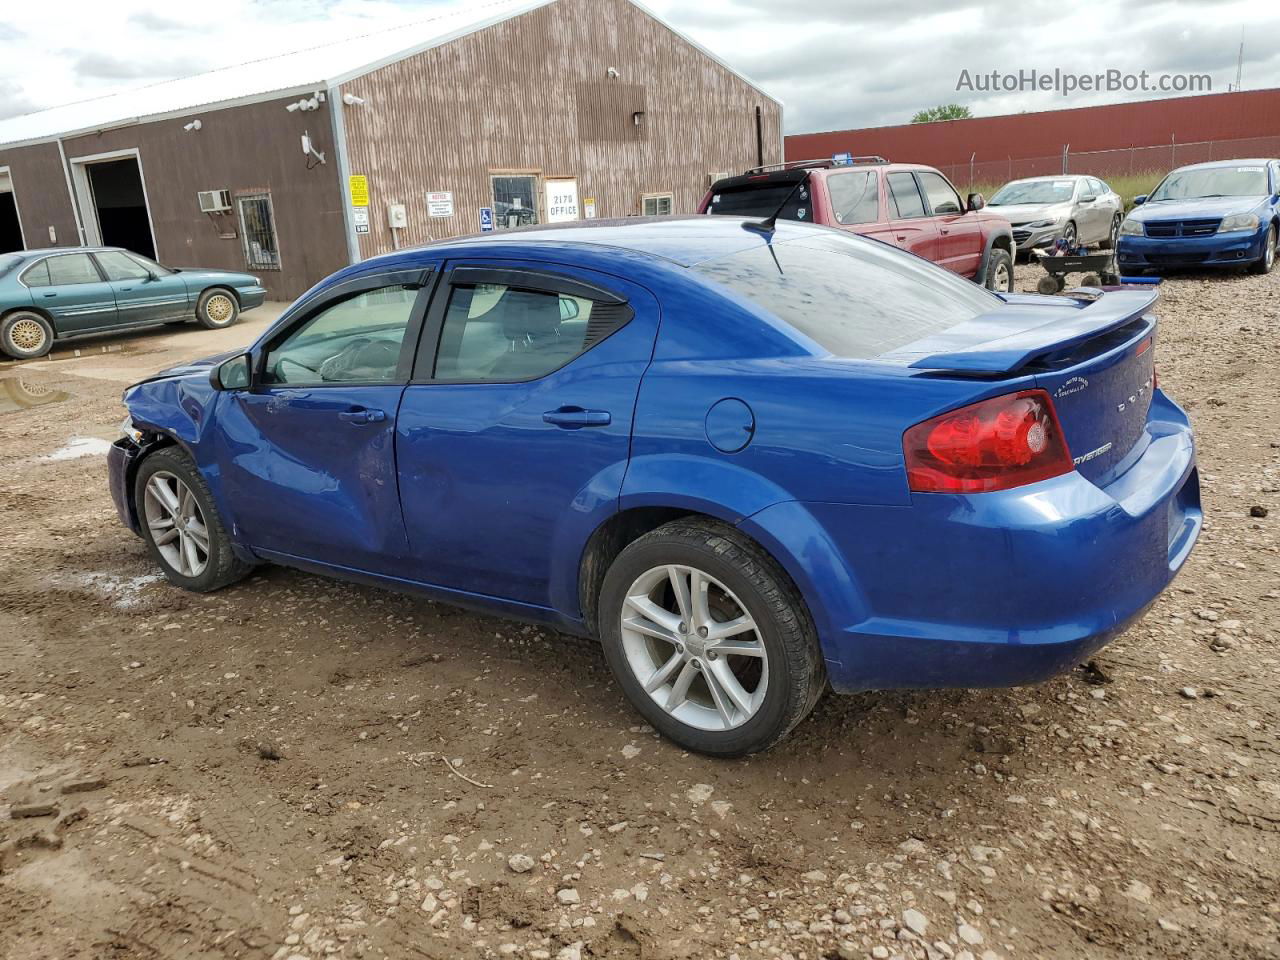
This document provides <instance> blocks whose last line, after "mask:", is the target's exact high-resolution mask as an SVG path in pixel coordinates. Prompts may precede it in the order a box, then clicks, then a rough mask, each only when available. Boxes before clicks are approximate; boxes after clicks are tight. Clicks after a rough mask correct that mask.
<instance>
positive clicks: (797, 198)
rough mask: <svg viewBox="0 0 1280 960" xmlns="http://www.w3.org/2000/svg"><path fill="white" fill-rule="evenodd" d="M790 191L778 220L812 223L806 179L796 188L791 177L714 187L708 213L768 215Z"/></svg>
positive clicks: (770, 214)
mask: <svg viewBox="0 0 1280 960" xmlns="http://www.w3.org/2000/svg"><path fill="white" fill-rule="evenodd" d="M792 190H795V191H796V192H795V194H794V195H793V196H792V197H791V199H790V200H787V205H786V206H785V207H783V208H782V212H781V213H779V214H778V219H779V220H800V221H802V222H804V223H812V222H813V204H812V203H811V202H810V194H809V183H808V181H805V182H804V183H802V184H801V185H800V187H799V189H796V181H794V180H772V181H770V180H761V181H760V182H759V183H746V184H743V185H741V186H735V187H731V188H729V189H726V190H717V191H716V192H715V193H713V194H712V195H711V203H709V204H708V205H707V213H716V214H721V215H724V216H730V217H771V216H773V213H774V211H775V210H777V209H778V204H780V203H782V201H783V200H786V199H787V194H789V193H791V191H792Z"/></svg>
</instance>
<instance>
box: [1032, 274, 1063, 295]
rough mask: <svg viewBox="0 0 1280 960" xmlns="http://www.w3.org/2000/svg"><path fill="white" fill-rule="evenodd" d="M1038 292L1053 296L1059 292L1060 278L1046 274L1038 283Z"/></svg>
mask: <svg viewBox="0 0 1280 960" xmlns="http://www.w3.org/2000/svg"><path fill="white" fill-rule="evenodd" d="M1036 292H1037V293H1039V294H1040V295H1041V296H1045V297H1052V296H1053V295H1054V294H1056V293H1057V292H1058V278H1057V277H1052V276H1050V275H1049V274H1045V275H1044V276H1043V277H1041V278H1040V282H1039V283H1037V284H1036Z"/></svg>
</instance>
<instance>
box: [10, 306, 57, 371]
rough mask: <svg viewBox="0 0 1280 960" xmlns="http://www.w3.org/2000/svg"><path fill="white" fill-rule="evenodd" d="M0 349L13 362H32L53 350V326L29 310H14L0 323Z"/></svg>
mask: <svg viewBox="0 0 1280 960" xmlns="http://www.w3.org/2000/svg"><path fill="white" fill-rule="evenodd" d="M0 349H2V350H3V351H4V352H5V353H7V354H8V355H9V356H11V357H13V358H14V359H15V360H34V359H35V358H36V357H43V356H44V355H45V354H46V353H48V352H49V351H50V350H52V349H53V325H52V324H50V323H49V321H48V320H46V319H45V318H44V317H42V316H40V314H38V313H34V312H33V311H31V310H15V311H14V312H13V313H11V314H9V315H8V316H7V317H5V318H4V320H3V321H0Z"/></svg>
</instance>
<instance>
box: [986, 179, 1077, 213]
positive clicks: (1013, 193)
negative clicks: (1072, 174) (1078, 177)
mask: <svg viewBox="0 0 1280 960" xmlns="http://www.w3.org/2000/svg"><path fill="white" fill-rule="evenodd" d="M1075 189H1076V184H1075V181H1074V180H1018V181H1016V182H1014V183H1007V184H1005V185H1004V186H1003V187H1001V188H1000V189H999V190H997V191H996V195H995V196H994V197H992V198H991V199H990V200H988V201H987V206H989V207H999V206H1002V205H1004V206H1008V205H1009V204H1014V203H1065V202H1066V201H1068V200H1070V199H1071V195H1072V193H1074V192H1075Z"/></svg>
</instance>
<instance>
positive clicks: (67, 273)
mask: <svg viewBox="0 0 1280 960" xmlns="http://www.w3.org/2000/svg"><path fill="white" fill-rule="evenodd" d="M45 263H46V264H47V265H48V268H49V283H50V284H51V285H52V286H55V287H57V286H61V285H62V284H74V283H101V282H102V275H101V274H100V273H98V268H97V267H95V266H94V265H93V260H92V259H91V258H90V257H89V255H88V254H87V253H69V254H65V255H63V256H60V257H50V258H49V259H48V260H46V261H45ZM27 285H28V286H33V284H32V283H31V280H30V279H27Z"/></svg>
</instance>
